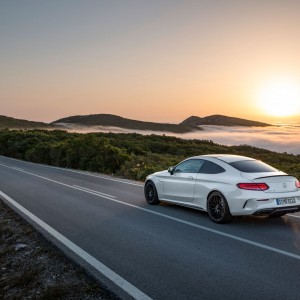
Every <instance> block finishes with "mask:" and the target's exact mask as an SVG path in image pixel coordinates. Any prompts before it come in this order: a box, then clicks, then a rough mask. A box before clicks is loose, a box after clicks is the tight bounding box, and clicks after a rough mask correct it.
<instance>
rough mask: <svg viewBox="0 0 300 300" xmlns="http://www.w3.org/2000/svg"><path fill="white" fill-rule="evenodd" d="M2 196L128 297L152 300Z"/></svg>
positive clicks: (0, 193)
mask: <svg viewBox="0 0 300 300" xmlns="http://www.w3.org/2000/svg"><path fill="white" fill-rule="evenodd" d="M0 196H1V197H2V199H4V201H5V200H6V201H7V202H9V203H10V204H11V205H13V206H14V207H15V208H17V209H18V210H19V211H21V212H22V213H23V214H24V215H26V216H27V217H28V218H30V219H31V220H32V221H33V222H35V223H36V224H38V225H39V226H40V227H42V228H43V229H44V230H45V231H46V232H48V233H49V234H50V235H52V236H53V237H54V238H56V239H57V240H58V241H59V242H61V243H62V244H63V245H64V246H66V247H67V248H68V249H70V250H71V251H72V252H73V253H75V254H76V255H77V256H79V257H80V258H82V259H83V260H84V261H85V262H87V263H88V264H89V265H90V266H91V267H93V268H94V269H96V270H97V271H98V272H100V273H101V274H102V275H104V276H105V277H106V278H108V279H109V280H111V281H112V282H114V283H115V284H116V285H117V286H118V287H120V288H121V289H122V290H123V291H125V292H126V293H127V294H128V295H130V296H132V297H133V298H134V299H137V300H139V299H143V300H151V298H150V297H149V296H147V295H146V294H144V293H143V292H142V291H140V290H139V289H138V288H136V287H135V286H133V285H132V284H131V283H129V282H128V281H127V280H125V279H124V278H122V277H121V276H119V275H118V274H117V273H115V272H114V271H112V270H111V269H110V268H108V267H107V266H105V265H104V264H103V263H101V262H100V261H99V260H97V259H96V258H95V257H93V256H91V255H90V254H88V253H87V252H86V251H84V250H83V249H82V248H80V247H79V246H77V245H76V244H74V243H73V242H72V241H70V240H69V239H67V238H66V237H65V236H63V235H62V234H60V233H59V232H58V231H56V230H55V229H54V228H52V227H51V226H49V225H48V224H47V223H45V222H44V221H42V220H41V219H39V218H38V217H37V216H35V215H34V214H32V213H31V212H30V211H28V210H27V209H26V208H25V207H23V206H21V205H20V204H19V203H17V202H16V201H15V200H13V199H12V198H10V197H9V196H8V195H6V194H4V193H3V192H2V191H0Z"/></svg>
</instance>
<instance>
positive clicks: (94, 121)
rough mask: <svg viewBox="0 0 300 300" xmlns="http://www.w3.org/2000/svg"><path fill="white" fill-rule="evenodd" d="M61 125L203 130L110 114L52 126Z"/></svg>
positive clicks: (191, 126)
mask: <svg viewBox="0 0 300 300" xmlns="http://www.w3.org/2000/svg"><path fill="white" fill-rule="evenodd" d="M61 123H67V124H76V125H81V126H110V127H120V128H126V129H133V130H150V131H166V132H173V133H185V132H191V131H193V130H201V129H200V128H199V127H197V126H193V125H185V124H167V123H154V122H143V121H137V120H131V119H126V118H122V117H120V116H116V115H110V114H97V115H86V116H71V117H67V118H63V119H59V120H57V121H54V122H52V123H51V124H57V125H60V124H61Z"/></svg>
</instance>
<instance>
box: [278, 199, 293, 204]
mask: <svg viewBox="0 0 300 300" xmlns="http://www.w3.org/2000/svg"><path fill="white" fill-rule="evenodd" d="M276 203H277V205H282V204H293V203H296V199H295V198H279V199H276Z"/></svg>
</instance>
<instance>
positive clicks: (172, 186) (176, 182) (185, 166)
mask: <svg viewBox="0 0 300 300" xmlns="http://www.w3.org/2000/svg"><path fill="white" fill-rule="evenodd" d="M202 164H203V161H202V160H201V159H189V160H186V161H183V162H182V163H180V164H179V165H177V166H176V167H175V169H174V171H173V172H172V173H169V175H168V176H166V177H165V178H164V198H165V200H170V201H178V202H192V201H193V199H194V192H195V182H196V177H197V174H198V171H199V169H200V167H201V165H202Z"/></svg>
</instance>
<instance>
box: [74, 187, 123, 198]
mask: <svg viewBox="0 0 300 300" xmlns="http://www.w3.org/2000/svg"><path fill="white" fill-rule="evenodd" d="M73 186H74V187H76V188H78V189H80V190H84V191H87V192H92V193H95V194H99V195H102V196H107V197H110V198H117V197H115V196H112V195H109V194H105V193H102V192H98V191H95V190H91V189H87V188H85V187H82V186H79V185H75V184H74V185H73Z"/></svg>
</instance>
